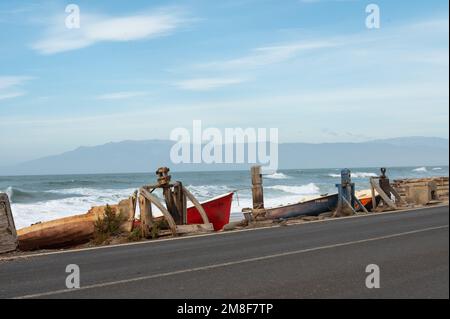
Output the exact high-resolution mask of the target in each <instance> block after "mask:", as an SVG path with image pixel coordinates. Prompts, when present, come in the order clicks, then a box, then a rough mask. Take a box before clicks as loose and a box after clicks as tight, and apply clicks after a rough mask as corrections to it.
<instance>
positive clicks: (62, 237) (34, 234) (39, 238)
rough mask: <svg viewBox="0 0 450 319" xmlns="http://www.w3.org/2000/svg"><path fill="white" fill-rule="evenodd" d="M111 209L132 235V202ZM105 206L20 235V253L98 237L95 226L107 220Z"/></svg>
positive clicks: (39, 226)
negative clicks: (104, 217) (122, 219)
mask: <svg viewBox="0 0 450 319" xmlns="http://www.w3.org/2000/svg"><path fill="white" fill-rule="evenodd" d="M111 208H112V209H113V210H114V211H116V213H117V212H120V213H121V214H122V215H123V216H125V218H126V220H125V221H124V223H123V224H122V229H123V230H127V231H131V228H132V224H133V220H134V211H133V209H132V207H131V202H130V200H123V201H121V202H120V203H119V204H118V205H111ZM103 213H104V206H98V207H93V208H91V209H90V210H89V212H88V213H86V214H82V215H75V216H70V217H65V218H60V219H56V220H52V221H48V222H43V223H38V224H34V225H32V226H29V227H25V228H22V229H19V230H18V231H17V235H18V241H19V249H20V250H37V249H57V248H63V247H71V246H75V245H79V244H84V243H86V242H88V241H89V240H91V239H92V238H93V235H94V224H95V221H97V220H98V219H101V218H103Z"/></svg>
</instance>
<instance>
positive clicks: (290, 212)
mask: <svg viewBox="0 0 450 319" xmlns="http://www.w3.org/2000/svg"><path fill="white" fill-rule="evenodd" d="M337 203H338V195H337V194H334V195H328V196H323V197H320V198H316V199H312V200H308V201H305V202H301V203H296V204H291V205H286V206H280V207H275V208H269V209H266V217H267V218H269V219H287V218H293V217H299V216H317V215H319V214H322V213H326V212H329V211H332V210H334V209H335V208H336V207H337Z"/></svg>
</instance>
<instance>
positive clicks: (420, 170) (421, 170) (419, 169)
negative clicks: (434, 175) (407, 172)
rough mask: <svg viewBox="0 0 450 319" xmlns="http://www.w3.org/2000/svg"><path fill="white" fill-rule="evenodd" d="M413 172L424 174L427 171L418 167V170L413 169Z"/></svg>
mask: <svg viewBox="0 0 450 319" xmlns="http://www.w3.org/2000/svg"><path fill="white" fill-rule="evenodd" d="M413 172H419V173H426V172H428V170H427V168H426V167H419V168H415V169H413Z"/></svg>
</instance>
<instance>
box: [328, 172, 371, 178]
mask: <svg viewBox="0 0 450 319" xmlns="http://www.w3.org/2000/svg"><path fill="white" fill-rule="evenodd" d="M328 176H330V177H334V178H341V174H333V173H332V174H328ZM377 176H378V175H377V174H375V173H371V172H354V173H353V172H352V178H368V177H377Z"/></svg>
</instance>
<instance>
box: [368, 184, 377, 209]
mask: <svg viewBox="0 0 450 319" xmlns="http://www.w3.org/2000/svg"><path fill="white" fill-rule="evenodd" d="M373 180H374V178H373V177H371V178H370V190H371V191H372V211H373V212H374V211H376V209H377V196H376V195H375V188H374V187H373V185H372V183H373Z"/></svg>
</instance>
